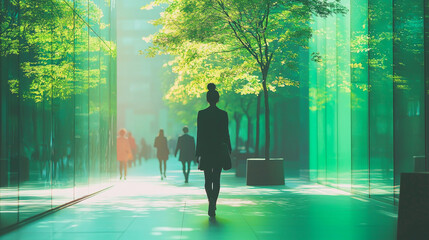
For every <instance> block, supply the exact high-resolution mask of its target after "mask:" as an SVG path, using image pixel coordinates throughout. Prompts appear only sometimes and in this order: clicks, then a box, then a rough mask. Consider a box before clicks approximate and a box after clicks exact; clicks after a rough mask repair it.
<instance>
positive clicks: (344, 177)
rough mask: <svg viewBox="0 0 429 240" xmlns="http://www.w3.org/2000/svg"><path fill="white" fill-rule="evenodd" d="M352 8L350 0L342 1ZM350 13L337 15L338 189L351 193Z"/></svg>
mask: <svg viewBox="0 0 429 240" xmlns="http://www.w3.org/2000/svg"><path fill="white" fill-rule="evenodd" d="M342 4H344V6H345V7H347V8H348V9H349V8H350V0H347V1H342ZM350 17H351V16H350V12H348V13H347V14H345V15H337V23H336V26H337V27H336V38H337V41H336V47H337V49H336V51H337V54H336V58H337V65H336V69H337V81H336V87H337V92H338V93H337V99H338V100H337V107H338V110H337V118H338V130H337V134H338V147H337V148H338V153H337V159H338V160H337V161H338V187H339V188H341V189H344V190H347V191H351V131H350V129H351V90H350V85H351V82H350V71H351V68H350V56H351V53H350Z"/></svg>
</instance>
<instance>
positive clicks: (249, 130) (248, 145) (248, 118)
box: [246, 113, 252, 154]
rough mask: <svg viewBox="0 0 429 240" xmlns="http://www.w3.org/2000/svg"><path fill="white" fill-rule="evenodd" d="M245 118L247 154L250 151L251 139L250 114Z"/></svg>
mask: <svg viewBox="0 0 429 240" xmlns="http://www.w3.org/2000/svg"><path fill="white" fill-rule="evenodd" d="M246 117H247V142H246V153H247V154H249V152H250V151H249V149H250V141H251V139H252V119H251V118H250V114H249V113H247V114H246Z"/></svg>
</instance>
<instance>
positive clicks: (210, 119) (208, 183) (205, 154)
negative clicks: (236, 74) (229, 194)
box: [196, 83, 231, 217]
mask: <svg viewBox="0 0 429 240" xmlns="http://www.w3.org/2000/svg"><path fill="white" fill-rule="evenodd" d="M207 88H208V90H209V91H208V92H207V102H208V103H209V104H210V107H208V108H206V109H204V110H201V111H199V112H198V120H197V147H196V156H197V159H198V160H199V161H200V162H199V169H200V170H203V171H204V178H205V185H204V187H205V189H206V194H207V198H208V200H209V211H208V214H209V216H210V217H214V216H215V215H216V214H215V211H216V201H217V198H218V196H219V190H220V173H221V171H222V168H223V167H225V162H224V161H223V159H221V157H220V156H222V154H221V152H222V151H223V150H225V149H222V148H225V144H226V146H227V148H228V149H227V150H228V151H229V153H231V141H230V139H229V131H228V114H227V112H225V111H223V110H221V109H219V108H218V107H217V106H216V104H217V103H218V102H219V92H218V91H216V86H215V85H214V84H213V83H209V84H208V85H207Z"/></svg>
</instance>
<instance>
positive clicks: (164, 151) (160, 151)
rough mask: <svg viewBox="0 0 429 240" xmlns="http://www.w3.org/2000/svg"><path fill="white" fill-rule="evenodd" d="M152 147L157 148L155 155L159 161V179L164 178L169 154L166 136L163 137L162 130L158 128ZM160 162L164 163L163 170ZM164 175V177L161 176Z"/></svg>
mask: <svg viewBox="0 0 429 240" xmlns="http://www.w3.org/2000/svg"><path fill="white" fill-rule="evenodd" d="M154 147H155V148H156V149H157V152H156V157H157V158H158V161H159V172H160V173H161V180H163V179H164V178H166V177H167V176H166V175H165V171H166V170H167V160H168V154H170V152H169V150H168V145H167V138H166V137H164V130H162V129H160V130H159V135H158V137H156V138H155V144H154ZM162 163H164V172H163V171H162ZM163 175H164V178H163Z"/></svg>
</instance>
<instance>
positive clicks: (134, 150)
mask: <svg viewBox="0 0 429 240" xmlns="http://www.w3.org/2000/svg"><path fill="white" fill-rule="evenodd" d="M127 136H128V142H129V143H130V147H131V153H132V155H133V156H132V159H131V160H130V161H129V162H128V167H132V165H134V166H135V165H136V158H137V144H136V140H135V139H134V137H133V135H132V134H131V132H128V134H127Z"/></svg>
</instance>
